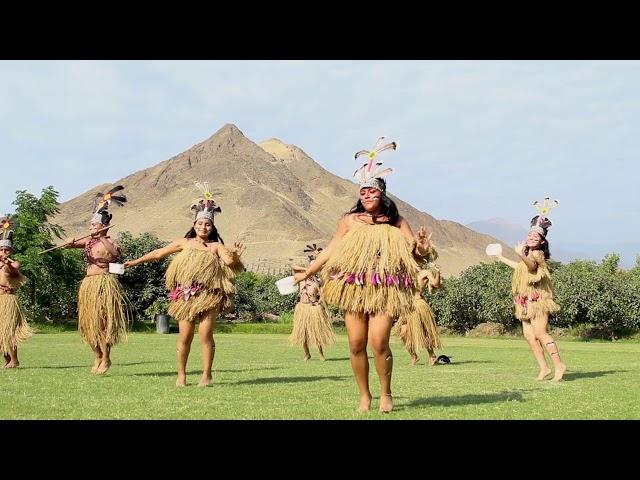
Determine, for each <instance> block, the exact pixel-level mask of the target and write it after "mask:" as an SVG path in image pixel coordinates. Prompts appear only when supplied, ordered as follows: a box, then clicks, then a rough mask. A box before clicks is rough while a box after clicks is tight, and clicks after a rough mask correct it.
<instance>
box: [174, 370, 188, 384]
mask: <svg viewBox="0 0 640 480" xmlns="http://www.w3.org/2000/svg"><path fill="white" fill-rule="evenodd" d="M186 386H187V374H186V373H185V374H182V375H180V374H178V379H177V380H176V387H186Z"/></svg>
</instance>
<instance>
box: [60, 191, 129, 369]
mask: <svg viewBox="0 0 640 480" xmlns="http://www.w3.org/2000/svg"><path fill="white" fill-rule="evenodd" d="M123 189H124V187H123V186H122V185H118V186H116V187H113V188H112V189H111V190H109V191H108V192H107V193H105V194H104V195H103V194H102V193H98V194H96V197H95V199H94V213H93V216H92V217H91V221H90V223H89V233H90V234H91V235H90V237H88V238H83V239H79V240H76V239H75V238H74V239H72V240H71V241H70V242H69V243H67V244H66V245H64V247H65V248H83V249H84V259H85V263H86V266H87V270H86V276H85V277H84V279H83V280H82V283H80V288H79V290H78V332H79V333H80V337H81V338H82V340H83V341H84V342H85V343H87V344H88V345H89V346H90V347H91V350H93V353H94V360H93V366H92V367H91V373H94V374H97V375H102V374H104V373H106V372H107V370H109V368H110V367H111V348H112V347H113V346H114V345H117V344H118V343H120V342H121V341H124V340H126V338H127V325H128V322H129V317H130V314H129V311H128V308H127V304H128V300H127V297H126V295H125V293H124V290H123V289H122V285H120V282H119V281H118V279H117V278H116V276H115V275H113V274H111V273H109V263H115V262H116V261H117V260H118V258H119V257H120V256H121V254H122V251H121V248H120V245H119V244H118V242H116V241H115V240H113V239H112V238H111V237H109V236H108V233H107V232H108V231H109V228H111V227H110V224H111V219H112V218H113V214H112V213H109V207H110V206H111V204H116V205H118V206H122V205H123V204H124V203H125V202H126V201H127V198H126V197H125V196H124V195H122V190H123ZM116 193H117V195H116Z"/></svg>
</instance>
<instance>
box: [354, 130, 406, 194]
mask: <svg viewBox="0 0 640 480" xmlns="http://www.w3.org/2000/svg"><path fill="white" fill-rule="evenodd" d="M397 149H398V144H397V143H396V142H388V143H385V137H380V138H379V139H378V141H377V142H376V144H375V146H374V147H373V150H371V151H369V150H360V151H359V152H357V153H356V154H355V156H354V158H355V159H356V160H357V159H358V157H360V156H362V155H366V156H367V162H366V163H365V164H363V165H362V166H361V167H360V168H358V169H357V170H356V171H355V173H354V174H353V176H354V178H355V179H356V181H357V182H358V183H359V184H360V188H367V187H369V188H377V189H378V190H380V191H381V192H383V193H384V192H385V191H386V187H385V184H384V182H382V181H381V180H379V179H380V178H382V177H384V176H385V175H389V174H390V173H391V172H393V169H391V168H382V162H376V161H375V160H376V157H377V156H378V154H380V153H381V152H384V151H386V150H397Z"/></svg>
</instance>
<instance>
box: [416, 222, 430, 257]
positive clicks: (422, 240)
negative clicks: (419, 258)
mask: <svg viewBox="0 0 640 480" xmlns="http://www.w3.org/2000/svg"><path fill="white" fill-rule="evenodd" d="M432 236H433V232H431V233H430V234H429V236H427V230H426V229H425V228H424V225H421V226H420V228H419V229H418V233H417V234H416V236H415V240H416V247H417V248H418V249H420V250H421V251H423V252H424V251H426V250H428V249H429V245H430V244H431V237H432Z"/></svg>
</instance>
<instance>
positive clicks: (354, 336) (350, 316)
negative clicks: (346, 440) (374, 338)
mask: <svg viewBox="0 0 640 480" xmlns="http://www.w3.org/2000/svg"><path fill="white" fill-rule="evenodd" d="M344 324H345V326H346V327H347V337H348V338H349V352H350V354H351V368H352V370H353V375H354V376H355V377H356V383H357V384H358V390H359V391H360V404H359V405H358V412H364V411H367V410H369V408H370V407H371V392H370V391H369V359H368V358H367V329H368V318H367V316H366V314H364V313H361V312H358V313H354V312H347V313H346V314H345V317H344Z"/></svg>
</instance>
